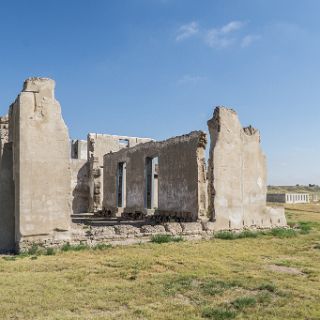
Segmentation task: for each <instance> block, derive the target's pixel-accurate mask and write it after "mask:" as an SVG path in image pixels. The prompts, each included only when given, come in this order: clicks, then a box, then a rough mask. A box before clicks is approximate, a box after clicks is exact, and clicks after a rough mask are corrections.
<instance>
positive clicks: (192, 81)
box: [177, 74, 206, 85]
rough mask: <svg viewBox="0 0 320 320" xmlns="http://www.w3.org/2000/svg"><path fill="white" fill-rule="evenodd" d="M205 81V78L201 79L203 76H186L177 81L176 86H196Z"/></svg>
mask: <svg viewBox="0 0 320 320" xmlns="http://www.w3.org/2000/svg"><path fill="white" fill-rule="evenodd" d="M205 79H206V77H203V76H199V75H190V74H186V75H184V76H182V77H181V78H180V79H179V80H178V81H177V84H178V85H184V84H197V83H198V82H200V81H202V80H205Z"/></svg>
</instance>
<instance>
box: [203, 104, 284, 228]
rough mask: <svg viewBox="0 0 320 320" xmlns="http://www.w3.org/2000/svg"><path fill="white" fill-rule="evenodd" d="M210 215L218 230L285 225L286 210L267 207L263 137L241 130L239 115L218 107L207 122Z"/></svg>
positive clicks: (246, 129)
mask: <svg viewBox="0 0 320 320" xmlns="http://www.w3.org/2000/svg"><path fill="white" fill-rule="evenodd" d="M208 126H209V132H210V138H211V146H210V154H209V167H208V197H209V214H210V217H211V219H212V220H213V221H215V227H216V229H241V228H243V227H250V226H261V227H264V226H265V227H268V226H271V225H285V224H286V221H285V216H284V211H283V209H281V208H279V209H277V210H276V209H272V213H271V211H270V210H271V209H270V208H267V207H266V193H267V188H266V178H267V168H266V157H265V155H264V154H263V152H262V150H261V146H260V134H259V132H258V131H257V130H256V129H254V128H252V127H248V128H242V126H241V124H240V122H239V119H238V116H237V114H236V112H235V111H234V110H232V109H227V108H224V107H217V108H216V109H215V111H214V114H213V118H212V119H210V120H209V121H208Z"/></svg>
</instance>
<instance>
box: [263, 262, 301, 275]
mask: <svg viewBox="0 0 320 320" xmlns="http://www.w3.org/2000/svg"><path fill="white" fill-rule="evenodd" d="M267 268H268V269H269V270H271V271H274V272H282V273H288V274H294V275H303V272H302V271H301V270H299V269H297V268H292V267H285V266H277V265H275V264H271V265H269V266H267Z"/></svg>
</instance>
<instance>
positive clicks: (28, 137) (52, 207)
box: [10, 79, 71, 241]
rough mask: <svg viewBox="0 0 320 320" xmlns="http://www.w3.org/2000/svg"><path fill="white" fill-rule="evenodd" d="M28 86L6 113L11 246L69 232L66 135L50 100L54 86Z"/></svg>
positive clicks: (55, 104) (41, 83)
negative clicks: (11, 179)
mask: <svg viewBox="0 0 320 320" xmlns="http://www.w3.org/2000/svg"><path fill="white" fill-rule="evenodd" d="M30 82H32V83H30V84H25V91H23V92H21V94H20V96H19V97H18V99H17V101H16V103H15V104H14V106H13V107H12V110H11V116H12V117H13V119H12V121H11V122H13V126H12V127H13V131H14V132H13V133H12V135H11V136H12V137H13V147H14V179H15V200H16V206H15V212H16V224H17V229H16V232H17V241H20V240H21V239H22V238H24V237H25V238H27V237H35V236H40V235H41V236H45V235H50V234H51V233H52V232H53V231H54V230H68V229H69V227H70V213H71V208H70V202H71V200H70V197H71V187H70V181H71V175H70V145H69V143H70V142H69V135H68V130H67V127H66V125H65V123H64V121H63V119H62V116H61V109H60V105H59V103H58V102H57V101H56V100H55V99H54V94H53V90H54V82H53V81H52V80H49V79H43V80H30ZM38 84H39V85H38ZM10 129H11V127H10Z"/></svg>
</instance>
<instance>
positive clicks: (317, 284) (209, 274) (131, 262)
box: [0, 211, 320, 320]
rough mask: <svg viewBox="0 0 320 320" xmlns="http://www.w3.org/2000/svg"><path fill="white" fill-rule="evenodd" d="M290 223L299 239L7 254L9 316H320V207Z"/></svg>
mask: <svg viewBox="0 0 320 320" xmlns="http://www.w3.org/2000/svg"><path fill="white" fill-rule="evenodd" d="M290 222H291V223H292V225H293V226H295V227H294V229H293V230H294V232H295V233H296V235H295V236H291V234H290V235H289V237H288V234H285V236H284V235H283V233H282V231H281V232H280V231H276V233H275V235H273V234H272V233H271V232H265V233H264V232H263V233H259V232H257V233H253V234H254V235H252V234H251V232H250V233H247V232H245V233H240V234H241V236H239V237H238V238H237V239H239V240H237V239H236V240H235V241H225V240H224V239H223V238H222V239H220V238H217V237H215V238H214V239H212V240H207V241H205V240H202V241H184V242H180V243H177V242H172V241H171V242H170V241H169V242H166V243H165V244H164V245H158V244H157V243H147V244H140V245H132V246H113V247H112V248H110V246H109V245H97V246H96V247H93V248H88V247H87V246H80V247H79V246H76V247H73V246H71V245H68V246H66V247H65V250H64V251H61V250H49V249H46V250H43V249H41V248H37V250H36V246H34V247H32V250H31V253H32V254H28V253H26V254H24V255H18V256H2V258H1V259H0V299H1V300H0V301H1V308H0V319H3V320H9V319H17V320H20V319H21V320H31V319H32V320H33V319H36V320H39V319H45V320H57V319H59V320H60V319H63V320H74V319H77V320H103V319H110V320H119V319H120V320H123V319H126V320H136V319H152V320H153V319H155V320H167V319H170V320H177V319H188V320H191V319H192V320H201V319H202V320H205V319H249V320H256V319H263V320H267V319H272V320H282V319H293V320H298V319H310V320H311V319H320V306H319V301H320V264H319V261H320V229H319V224H320V214H319V213H310V212H308V213H306V212H303V211H295V212H293V213H292V214H290ZM301 222H303V223H301ZM306 229H307V230H306ZM284 230H291V229H284ZM302 231H303V232H302ZM302 233H303V234H302ZM229 236H230V235H229V234H228V235H227V237H229ZM160 243H162V242H160ZM39 252H41V253H39ZM271 265H273V266H274V265H281V266H289V267H293V268H297V269H299V270H302V271H303V273H302V274H290V273H286V272H280V271H279V272H278V271H275V270H271V269H270V268H269V267H270V266H271Z"/></svg>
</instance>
